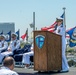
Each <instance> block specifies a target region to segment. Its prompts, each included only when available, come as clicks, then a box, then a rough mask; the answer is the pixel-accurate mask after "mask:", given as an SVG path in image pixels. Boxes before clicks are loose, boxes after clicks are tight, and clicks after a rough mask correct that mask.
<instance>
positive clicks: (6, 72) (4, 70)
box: [0, 67, 18, 75]
mask: <svg viewBox="0 0 76 75" xmlns="http://www.w3.org/2000/svg"><path fill="white" fill-rule="evenodd" d="M0 75H18V73H17V72H15V71H12V70H10V69H9V68H8V67H1V69H0Z"/></svg>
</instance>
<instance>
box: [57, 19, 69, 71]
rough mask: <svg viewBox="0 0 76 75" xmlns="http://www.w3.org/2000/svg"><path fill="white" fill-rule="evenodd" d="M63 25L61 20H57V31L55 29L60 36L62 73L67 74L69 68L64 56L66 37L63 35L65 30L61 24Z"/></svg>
mask: <svg viewBox="0 0 76 75" xmlns="http://www.w3.org/2000/svg"><path fill="white" fill-rule="evenodd" d="M62 23H63V19H62V18H60V19H57V25H58V26H57V29H56V34H59V35H61V36H62V70H61V71H62V72H68V71H69V66H68V63H67V59H66V56H65V52H66V37H65V33H66V28H65V26H64V25H63V24H62Z"/></svg>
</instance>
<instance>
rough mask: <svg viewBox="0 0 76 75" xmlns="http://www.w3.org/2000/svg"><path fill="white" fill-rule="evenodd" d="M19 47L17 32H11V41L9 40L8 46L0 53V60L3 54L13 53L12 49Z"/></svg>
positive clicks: (0, 60)
mask: <svg viewBox="0 0 76 75" xmlns="http://www.w3.org/2000/svg"><path fill="white" fill-rule="evenodd" d="M19 47H20V41H19V40H17V34H16V33H12V35H11V42H10V44H9V46H8V49H7V51H6V52H3V53H1V54H0V62H2V59H3V58H4V57H5V56H9V55H13V52H14V50H18V49H19Z"/></svg>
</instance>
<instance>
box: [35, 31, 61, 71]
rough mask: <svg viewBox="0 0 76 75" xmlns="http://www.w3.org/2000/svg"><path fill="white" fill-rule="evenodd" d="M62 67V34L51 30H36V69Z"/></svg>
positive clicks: (58, 68)
mask: <svg viewBox="0 0 76 75" xmlns="http://www.w3.org/2000/svg"><path fill="white" fill-rule="evenodd" d="M61 69H62V43H61V36H60V35H57V34H55V33H52V32H49V31H34V70H37V71H53V70H61Z"/></svg>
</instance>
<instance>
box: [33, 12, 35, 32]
mask: <svg viewBox="0 0 76 75" xmlns="http://www.w3.org/2000/svg"><path fill="white" fill-rule="evenodd" d="M34 30H35V12H33V31H34Z"/></svg>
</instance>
